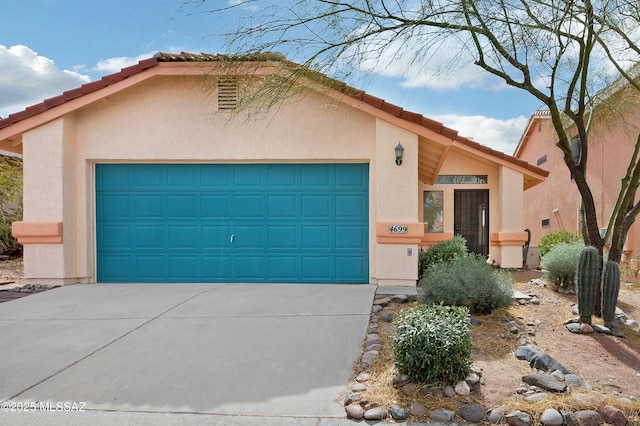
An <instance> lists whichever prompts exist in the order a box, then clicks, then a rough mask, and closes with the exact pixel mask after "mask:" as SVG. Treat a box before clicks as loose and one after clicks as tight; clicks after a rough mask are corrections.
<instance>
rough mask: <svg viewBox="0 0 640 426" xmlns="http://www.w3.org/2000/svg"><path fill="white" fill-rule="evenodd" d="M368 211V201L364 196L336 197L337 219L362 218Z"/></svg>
mask: <svg viewBox="0 0 640 426" xmlns="http://www.w3.org/2000/svg"><path fill="white" fill-rule="evenodd" d="M366 210H367V200H366V198H365V196H364V195H362V194H344V195H336V210H335V212H336V213H335V217H336V218H338V219H340V218H361V217H362V216H363V215H364V213H365V212H366Z"/></svg>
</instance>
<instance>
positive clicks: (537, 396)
mask: <svg viewBox="0 0 640 426" xmlns="http://www.w3.org/2000/svg"><path fill="white" fill-rule="evenodd" d="M548 397H549V394H547V393H545V392H536V393H534V394H532V395H529V396H528V397H526V398H525V399H524V400H525V401H527V402H531V403H535V402H539V401H542V400H543V399H547V398H548Z"/></svg>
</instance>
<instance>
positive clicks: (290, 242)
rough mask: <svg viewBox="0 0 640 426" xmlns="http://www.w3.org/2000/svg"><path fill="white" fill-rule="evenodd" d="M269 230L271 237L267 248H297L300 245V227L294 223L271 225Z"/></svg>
mask: <svg viewBox="0 0 640 426" xmlns="http://www.w3.org/2000/svg"><path fill="white" fill-rule="evenodd" d="M267 232H268V233H269V239H268V242H267V249H268V250H271V249H291V250H295V249H296V248H297V247H298V246H299V242H298V233H299V229H298V227H297V226H294V225H271V226H268V229H267Z"/></svg>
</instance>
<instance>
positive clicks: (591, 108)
mask: <svg viewBox="0 0 640 426" xmlns="http://www.w3.org/2000/svg"><path fill="white" fill-rule="evenodd" d="M218 1H219V0H214V1H211V0H194V1H188V2H185V3H184V4H183V6H184V7H185V8H186V9H189V11H190V12H191V13H200V12H201V13H205V12H206V13H211V14H212V15H213V16H214V17H216V18H218V20H217V22H218V23H222V22H226V23H229V22H235V23H237V26H235V27H227V28H224V25H221V26H219V27H218V28H219V29H222V30H221V31H220V33H223V34H224V35H225V36H226V40H227V43H228V45H227V48H228V49H229V50H230V51H233V52H265V51H280V52H284V53H286V55H287V56H288V57H289V58H290V59H292V60H295V61H297V62H299V63H301V64H302V65H303V66H304V69H305V70H307V71H308V70H316V71H321V72H324V73H327V74H329V75H331V76H334V77H336V78H345V75H344V74H342V73H347V74H348V73H350V72H358V71H361V70H362V69H369V70H371V69H374V68H376V69H382V68H384V67H393V66H394V65H395V64H397V63H404V64H407V63H411V64H412V65H420V64H426V63H428V62H429V61H438V60H439V58H440V57H441V56H442V55H447V58H448V60H447V63H446V65H443V68H442V74H443V75H444V74H446V73H448V72H450V71H455V70H456V69H458V70H460V69H467V70H468V68H469V66H475V67H476V69H478V70H480V71H481V72H484V73H486V74H488V75H493V76H495V77H497V78H498V79H500V80H502V81H503V82H504V83H506V84H507V85H508V86H511V87H514V88H517V89H520V90H523V91H525V92H528V93H529V94H530V95H532V96H534V97H535V98H536V99H537V100H538V101H539V102H540V103H541V104H542V105H544V107H545V108H546V109H548V110H549V112H550V116H551V121H552V123H553V127H554V129H555V132H556V134H557V142H556V145H557V147H558V149H560V150H561V151H562V153H563V156H564V162H565V164H566V166H567V168H568V169H569V171H570V172H571V175H572V176H573V178H574V182H575V185H576V187H577V189H578V191H579V192H580V195H581V197H582V201H583V203H582V204H583V212H584V214H583V220H584V239H585V243H586V244H588V245H592V246H595V247H596V248H597V250H598V252H599V253H600V255H602V253H603V247H604V243H605V241H607V240H608V239H609V238H610V239H611V246H610V249H609V254H608V258H609V260H611V261H614V262H617V263H619V262H620V260H621V256H622V249H623V246H624V242H625V239H626V236H627V233H628V231H629V228H630V226H631V225H632V224H633V222H634V221H635V219H636V217H637V215H638V213H639V212H640V203H638V202H637V201H636V192H637V189H638V185H639V184H640V164H639V161H638V156H639V151H640V138H639V139H638V142H637V143H636V146H635V150H634V151H633V154H632V155H631V157H630V159H629V163H628V166H627V168H626V173H625V176H624V178H623V179H622V182H621V189H620V192H619V194H618V199H617V203H616V206H615V209H614V211H613V213H612V215H611V217H610V218H608V219H609V223H608V225H607V233H606V235H605V236H601V235H600V227H601V226H600V224H599V223H598V216H597V214H596V212H597V206H596V203H595V201H594V197H593V194H592V191H591V188H590V187H589V183H588V182H587V172H586V168H587V162H588V158H589V130H590V126H591V124H592V123H593V120H594V118H595V116H596V114H595V111H596V109H606V108H609V109H615V108H619V107H620V104H618V106H613V105H609V106H607V104H608V103H612V101H611V98H612V96H611V95H612V94H613V92H612V91H611V90H612V89H611V88H616V87H617V88H620V87H622V86H625V87H630V88H631V89H632V90H633V91H636V92H637V91H640V85H639V84H638V82H637V81H636V80H635V77H636V76H637V69H636V68H634V65H635V64H636V62H637V61H638V58H640V3H638V2H637V0H349V1H346V0H244V1H243V0H230V1H229V2H228V3H226V6H223V7H220V6H219V4H220V3H218ZM227 14H233V16H234V18H236V19H233V20H231V19H225V18H226V15H227ZM238 16H240V19H239V20H238V19H237V18H238ZM634 71H636V72H634ZM292 75H295V72H294V73H293V74H292ZM614 82H615V84H613V85H612V83H614ZM572 140H573V142H572ZM614 142H615V141H612V143H614ZM572 143H573V145H576V144H577V145H579V149H575V148H576V147H575V146H574V147H573V148H574V149H572ZM613 149H615V147H613ZM599 293H600V292H599V291H596V294H599ZM596 304H597V305H598V306H597V308H596V309H597V311H599V301H598V302H596Z"/></svg>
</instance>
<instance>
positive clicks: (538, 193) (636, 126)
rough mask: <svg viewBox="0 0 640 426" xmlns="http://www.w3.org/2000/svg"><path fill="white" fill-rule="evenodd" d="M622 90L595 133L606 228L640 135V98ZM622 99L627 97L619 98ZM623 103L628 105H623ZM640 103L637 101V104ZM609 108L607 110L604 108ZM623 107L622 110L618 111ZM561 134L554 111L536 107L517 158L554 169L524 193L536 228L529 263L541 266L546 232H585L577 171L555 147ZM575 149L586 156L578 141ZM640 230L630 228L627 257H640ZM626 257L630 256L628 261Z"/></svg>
mask: <svg viewBox="0 0 640 426" xmlns="http://www.w3.org/2000/svg"><path fill="white" fill-rule="evenodd" d="M620 95H621V94H620V93H617V95H616V96H613V97H612V98H613V99H612V98H609V99H608V102H610V104H602V105H601V106H600V112H598V114H597V115H596V119H595V120H594V122H593V124H592V127H591V130H590V133H589V159H588V163H587V180H588V182H589V186H590V188H591V191H592V193H593V197H594V200H595V205H596V208H597V213H598V223H599V225H600V227H601V229H602V232H604V230H605V229H606V227H607V225H608V222H609V217H610V215H611V212H612V211H613V207H614V206H615V203H616V199H617V196H618V193H619V191H620V185H621V179H622V177H623V176H624V174H625V172H626V170H627V166H628V164H629V159H630V158H631V156H632V154H633V149H634V145H635V143H636V140H637V138H638V134H640V117H639V116H638V110H637V108H635V107H632V108H629V104H628V103H629V102H631V101H633V102H636V97H635V96H633V95H629V94H624V95H623V96H622V97H621V96H620ZM616 98H620V99H623V102H622V103H620V102H617V101H616ZM623 104H627V105H626V107H624V108H623ZM636 105H637V103H636ZM605 108H606V110H607V112H604V110H605ZM616 109H618V111H616ZM557 138H558V137H557V135H556V133H555V131H554V129H553V125H552V123H551V117H550V114H549V112H548V111H543V110H541V111H536V112H535V113H534V114H533V115H532V116H531V118H530V119H529V122H528V125H527V127H526V130H525V132H524V133H523V135H522V137H521V138H520V142H519V143H518V146H517V148H516V150H515V153H514V156H515V157H517V158H519V159H521V160H524V161H527V162H530V163H531V164H536V165H538V166H539V167H541V168H544V169H546V170H548V171H549V177H548V178H547V179H546V180H545V181H544V183H542V184H540V185H537V186H535V187H533V188H531V189H528V190H527V191H525V193H524V222H523V223H524V225H525V226H526V227H527V228H528V229H530V230H531V243H530V245H531V248H530V253H529V258H528V260H527V263H528V264H529V266H530V267H536V266H538V265H539V261H540V259H539V257H538V252H537V245H538V243H539V241H540V238H541V237H542V236H544V235H546V234H549V233H552V232H558V231H570V232H575V233H580V232H581V219H580V205H581V203H582V199H581V197H580V193H579V192H578V188H577V187H576V185H575V183H574V181H573V179H572V177H571V173H570V172H569V169H568V168H567V166H566V164H565V163H564V160H563V156H562V152H561V151H560V149H559V148H558V147H557V146H556V145H555V144H556V142H557ZM574 146H575V148H574V149H575V150H576V151H575V152H576V154H577V155H579V154H580V152H579V146H578V145H577V144H576V145H574ZM638 250H640V232H638V230H637V225H634V226H632V227H631V229H630V230H629V234H628V236H627V243H626V245H625V258H626V259H629V258H630V257H631V256H637V255H638ZM623 260H624V259H623Z"/></svg>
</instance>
